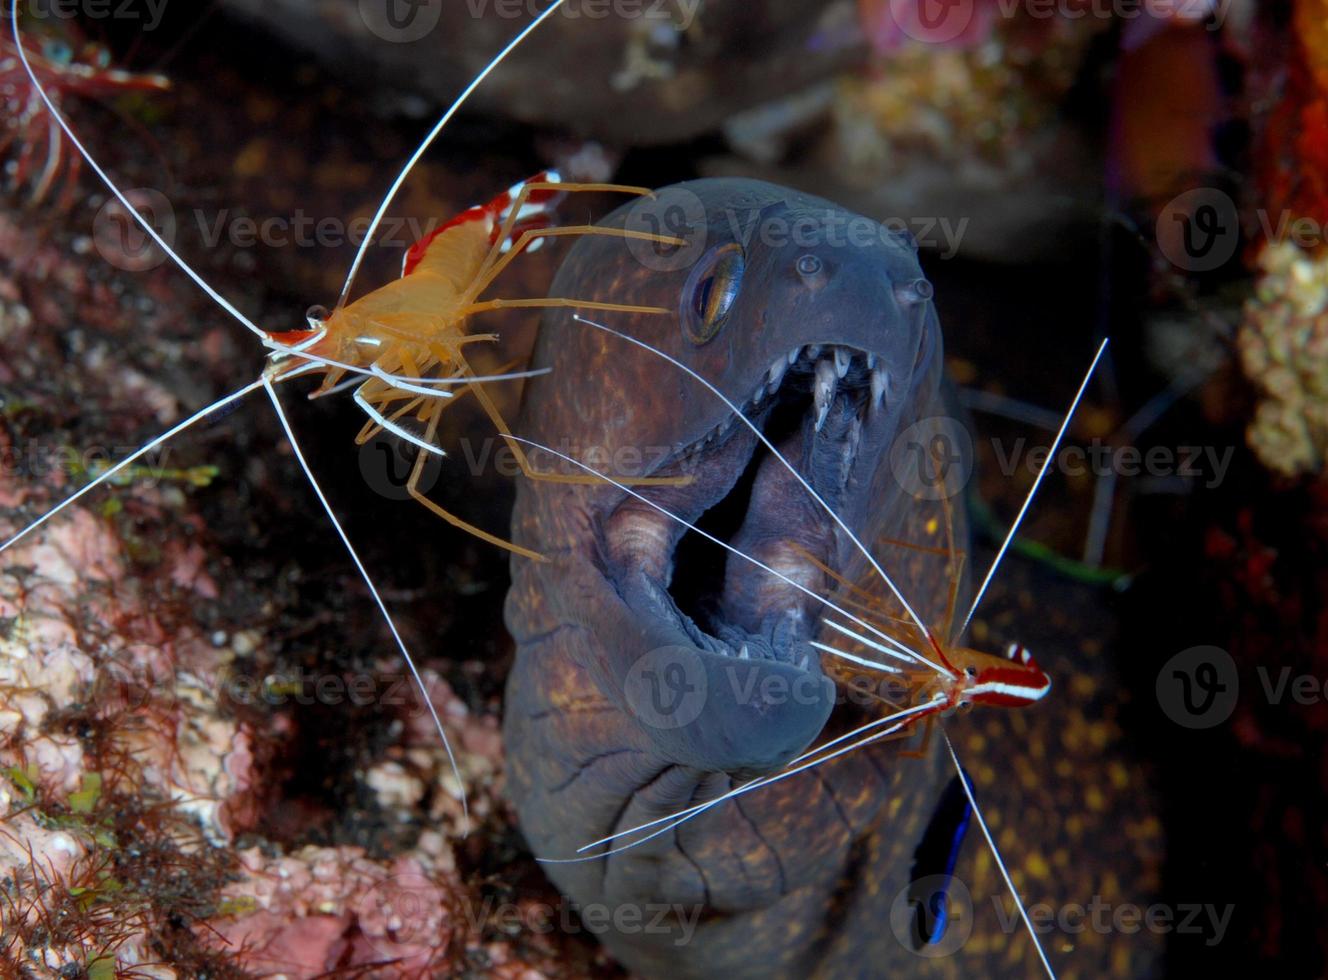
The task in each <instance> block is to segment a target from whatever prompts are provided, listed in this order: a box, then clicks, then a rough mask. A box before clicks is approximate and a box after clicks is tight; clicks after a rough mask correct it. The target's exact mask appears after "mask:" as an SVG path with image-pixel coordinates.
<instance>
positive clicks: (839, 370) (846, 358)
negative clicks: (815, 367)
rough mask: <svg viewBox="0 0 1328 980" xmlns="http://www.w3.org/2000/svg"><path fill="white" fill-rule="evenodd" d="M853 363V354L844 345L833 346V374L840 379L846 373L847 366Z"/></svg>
mask: <svg viewBox="0 0 1328 980" xmlns="http://www.w3.org/2000/svg"><path fill="white" fill-rule="evenodd" d="M852 363H853V354H852V353H851V352H850V351H849V350H848V349H847V348H845V347H836V348H835V374H837V375H838V376H839V377H840V378H841V379H842V378H843V377H844V375H846V374H848V366H849V365H850V364H852Z"/></svg>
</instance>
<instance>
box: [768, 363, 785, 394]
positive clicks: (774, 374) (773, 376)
mask: <svg viewBox="0 0 1328 980" xmlns="http://www.w3.org/2000/svg"><path fill="white" fill-rule="evenodd" d="M787 369H788V362H787V361H786V360H784V358H782V357H781V358H779V359H778V360H776V361H775V363H774V364H771V365H770V374H769V375H768V377H769V379H770V386H771V387H772V388H774V387H778V386H779V380H780V378H782V377H784V371H785V370H787Z"/></svg>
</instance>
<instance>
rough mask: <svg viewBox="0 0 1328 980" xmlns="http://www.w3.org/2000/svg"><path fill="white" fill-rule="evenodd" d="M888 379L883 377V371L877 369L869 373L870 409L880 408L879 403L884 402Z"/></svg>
mask: <svg viewBox="0 0 1328 980" xmlns="http://www.w3.org/2000/svg"><path fill="white" fill-rule="evenodd" d="M889 384H890V379H889V378H887V377H886V376H885V371H884V369H881V368H877V369H875V370H873V371H872V373H871V394H872V407H873V408H880V407H881V403H882V402H883V401H885V391H886V388H887V387H889Z"/></svg>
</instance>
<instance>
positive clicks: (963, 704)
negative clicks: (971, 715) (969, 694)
mask: <svg viewBox="0 0 1328 980" xmlns="http://www.w3.org/2000/svg"><path fill="white" fill-rule="evenodd" d="M957 707H958V708H959V710H960V711H968V710H970V709H971V708H972V707H973V702H972V701H968V700H964V701H960V702H959V704H958V705H957Z"/></svg>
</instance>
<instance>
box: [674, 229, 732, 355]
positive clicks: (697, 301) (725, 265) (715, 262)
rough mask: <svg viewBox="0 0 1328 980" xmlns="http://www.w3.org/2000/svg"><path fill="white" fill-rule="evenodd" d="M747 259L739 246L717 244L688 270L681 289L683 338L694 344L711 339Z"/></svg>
mask: <svg viewBox="0 0 1328 980" xmlns="http://www.w3.org/2000/svg"><path fill="white" fill-rule="evenodd" d="M746 267H747V260H746V258H745V257H744V256H743V254H742V246H740V245H738V244H736V243H730V244H728V245H721V246H720V247H719V248H717V249H715V251H713V252H711V253H710V254H709V255H707V256H706V257H705V258H704V259H702V260H701V262H700V263H699V264H698V265H697V267H696V268H695V269H694V270H693V271H692V274H691V276H690V277H689V278H688V280H687V285H686V287H685V288H684V289H683V304H684V308H683V310H682V323H683V331H684V332H685V333H686V334H687V339H688V340H690V341H691V342H692V343H693V344H696V345H697V346H698V347H699V346H700V345H702V344H707V343H709V342H710V341H712V340H714V339H715V336H716V335H717V334H718V333H719V331H720V328H722V327H723V326H724V322H725V321H726V320H727V319H728V318H729V313H730V312H732V310H733V304H734V303H735V302H736V301H737V299H738V291H739V290H740V289H742V276H743V273H744V272H745V271H746Z"/></svg>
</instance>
